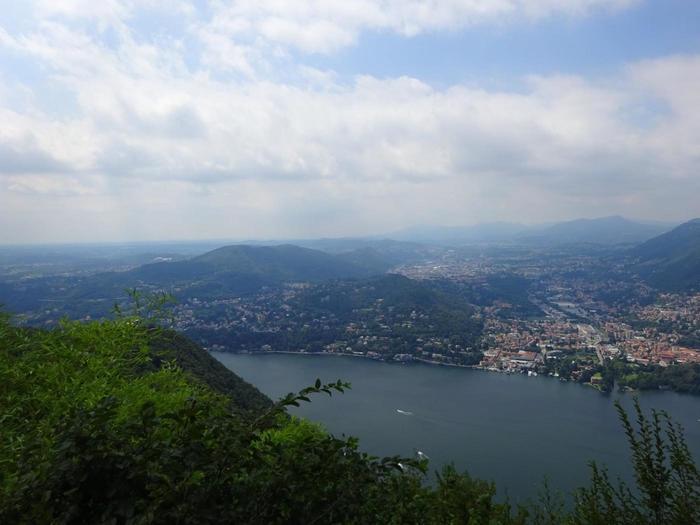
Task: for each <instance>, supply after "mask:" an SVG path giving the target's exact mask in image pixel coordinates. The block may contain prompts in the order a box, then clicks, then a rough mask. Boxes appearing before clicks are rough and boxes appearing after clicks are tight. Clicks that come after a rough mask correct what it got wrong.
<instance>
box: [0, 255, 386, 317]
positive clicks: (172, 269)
mask: <svg viewBox="0 0 700 525" xmlns="http://www.w3.org/2000/svg"><path fill="white" fill-rule="evenodd" d="M390 265H391V264H390V263H389V262H387V261H386V260H385V259H384V258H383V257H382V256H381V255H380V254H378V253H372V254H369V253H367V252H366V251H363V252H360V253H357V254H355V253H353V252H352V251H351V252H346V253H343V254H339V255H333V254H328V253H325V252H322V251H319V250H312V249H308V248H301V247H299V246H294V245H279V246H248V245H233V246H224V247H222V248H218V249H216V250H212V251H210V252H208V253H205V254H203V255H201V256H198V257H194V258H192V259H188V260H184V261H171V262H157V263H151V264H145V265H142V266H139V267H137V268H134V269H131V270H129V271H120V272H104V273H98V274H94V275H88V276H72V277H53V278H50V277H48V278H39V279H27V280H21V281H18V282H12V283H2V282H0V294H1V295H0V299H2V302H3V303H4V304H5V306H6V307H7V308H8V309H10V310H12V311H14V312H20V313H21V312H26V311H36V310H40V309H42V308H45V307H46V306H47V305H50V306H52V307H53V308H57V309H59V310H61V311H62V312H63V313H65V314H67V315H69V317H71V318H77V317H83V316H86V315H91V316H92V317H102V316H106V315H109V313H110V312H111V309H112V306H113V304H114V302H115V301H117V300H120V299H124V298H125V290H126V289H131V288H139V289H144V290H167V291H171V292H173V293H174V294H175V296H176V297H177V299H178V300H183V299H187V298H190V297H200V298H201V297H206V298H216V297H231V296H240V295H245V294H251V293H256V292H258V291H260V290H261V289H263V288H264V287H270V286H278V285H280V284H282V283H285V282H300V281H304V282H322V281H325V280H328V279H344V278H359V277H367V276H371V275H376V274H381V273H383V272H385V271H386V270H387V269H388V268H389V266H390Z"/></svg>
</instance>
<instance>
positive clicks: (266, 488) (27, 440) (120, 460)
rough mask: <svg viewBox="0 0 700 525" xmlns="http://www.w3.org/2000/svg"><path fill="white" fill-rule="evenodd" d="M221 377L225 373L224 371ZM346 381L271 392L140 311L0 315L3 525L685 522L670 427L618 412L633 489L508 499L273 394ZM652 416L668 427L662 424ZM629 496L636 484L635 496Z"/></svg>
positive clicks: (687, 493) (692, 470)
mask: <svg viewBox="0 0 700 525" xmlns="http://www.w3.org/2000/svg"><path fill="white" fill-rule="evenodd" d="M227 375H228V376H229V377H226V376H227ZM348 386H349V385H346V384H344V383H342V382H341V381H337V382H335V383H328V384H323V383H322V382H321V381H319V380H317V381H316V383H315V385H312V386H310V387H307V388H305V389H303V390H302V391H300V393H299V394H289V395H288V396H286V397H285V398H283V399H282V400H280V401H279V402H277V403H275V404H270V402H269V400H267V399H266V398H264V396H262V395H261V394H260V393H259V392H257V391H256V390H255V389H254V388H253V387H251V386H250V385H246V384H245V383H243V382H242V381H241V380H240V379H238V378H236V377H235V376H234V375H232V374H231V373H226V371H225V370H223V369H221V368H220V367H216V366H214V365H213V363H212V362H211V361H210V360H209V359H208V358H207V357H205V353H204V351H203V350H201V349H200V348H198V347H197V346H196V345H192V344H191V343H188V342H186V341H184V340H183V339H182V338H181V337H180V336H177V335H174V334H172V333H169V332H165V333H161V332H159V331H158V330H155V329H154V328H153V327H152V326H151V325H150V324H146V323H143V322H142V321H140V320H139V319H138V318H135V317H127V318H122V319H118V320H116V321H108V322H100V323H97V322H93V323H86V324H81V323H75V322H67V323H64V324H63V325H62V326H61V327H60V328H58V329H56V330H52V331H43V330H28V329H21V328H16V327H14V326H13V325H12V324H10V322H9V319H8V318H7V317H6V316H5V317H1V318H0V421H2V425H0V523H8V524H9V523H12V524H20V525H21V524H37V523H41V524H43V523H65V524H73V523H75V524H78V523H90V524H92V523H97V524H108V523H109V524H151V523H154V524H158V523H168V524H172V523H176V524H195V523H197V524H201V523H204V524H209V523H211V524H219V523H246V524H288V523H304V524H307V523H308V524H311V523H316V524H331V523H348V524H387V523H388V524H397V525H398V524H430V525H438V524H446V523H447V524H490V525H497V524H525V523H533V524H545V523H547V524H555V523H568V524H602V523H606V524H607V523H634V524H638V525H646V524H656V525H660V524H662V523H669V524H679V525H680V524H690V523H698V522H699V520H700V498H699V496H698V493H699V492H698V488H699V487H700V476H699V475H698V470H697V467H696V466H695V465H694V463H693V462H692V459H691V458H690V456H689V455H688V452H687V448H686V447H685V444H684V441H683V437H682V433H681V431H680V430H679V429H677V428H676V427H674V426H668V427H667V426H665V424H663V415H656V416H655V419H654V420H653V421H649V420H647V419H646V418H645V416H644V414H642V413H641V411H640V412H639V413H638V414H637V417H638V421H639V426H640V428H639V430H637V429H636V427H635V426H634V425H632V424H631V423H630V422H629V420H628V419H626V415H624V413H621V415H622V416H623V424H624V427H625V431H626V432H627V434H628V437H629V439H630V442H631V445H632V449H633V452H634V454H633V462H634V468H635V472H636V473H637V480H638V483H637V487H633V489H634V490H633V492H628V491H626V490H617V488H616V487H615V486H614V485H613V484H611V482H610V481H609V480H608V478H607V477H606V476H605V474H604V472H603V471H601V470H600V469H598V468H597V467H594V468H593V471H592V472H593V477H592V483H591V485H590V487H588V488H584V489H581V490H580V491H579V492H578V493H577V494H576V495H575V500H574V507H573V509H572V510H571V511H570V513H569V512H567V511H565V510H564V509H563V508H562V507H561V505H559V504H557V503H556V498H555V499H551V498H546V499H544V500H543V501H542V502H541V503H540V504H532V505H528V506H522V507H518V508H517V509H514V508H511V506H510V505H508V504H507V503H499V502H497V501H496V499H495V487H494V486H493V484H491V483H487V482H484V481H481V480H477V479H474V478H471V477H470V476H469V475H468V474H466V473H465V474H460V473H458V472H456V471H455V469H454V468H452V467H449V466H448V467H445V468H444V469H443V470H442V471H441V473H440V474H439V475H438V476H437V478H436V479H435V482H434V483H427V482H426V481H427V480H426V478H425V477H424V474H423V473H424V472H425V471H426V467H427V464H426V461H425V460H416V459H410V458H398V457H394V458H384V459H379V458H373V457H370V456H367V455H366V454H363V453H361V452H360V451H359V450H358V443H357V440H355V439H353V438H343V439H338V438H335V437H333V436H331V435H329V434H327V433H326V432H324V431H323V430H322V429H321V428H320V427H318V426H317V425H314V424H312V423H309V422H307V421H305V420H300V419H296V418H292V417H289V416H288V415H287V414H286V411H285V409H286V407H288V406H292V405H298V404H299V403H301V402H307V401H309V400H310V398H311V396H313V395H315V394H333V393H341V392H342V391H343V390H344V389H345V388H347V387H348ZM662 428H664V429H666V430H662ZM637 494H638V495H637Z"/></svg>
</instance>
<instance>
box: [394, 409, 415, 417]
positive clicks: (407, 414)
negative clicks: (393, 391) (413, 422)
mask: <svg viewBox="0 0 700 525" xmlns="http://www.w3.org/2000/svg"><path fill="white" fill-rule="evenodd" d="M396 411H397V412H398V413H399V414H401V415H402V416H412V415H413V412H409V411H408V410H401V409H400V408H397V409H396Z"/></svg>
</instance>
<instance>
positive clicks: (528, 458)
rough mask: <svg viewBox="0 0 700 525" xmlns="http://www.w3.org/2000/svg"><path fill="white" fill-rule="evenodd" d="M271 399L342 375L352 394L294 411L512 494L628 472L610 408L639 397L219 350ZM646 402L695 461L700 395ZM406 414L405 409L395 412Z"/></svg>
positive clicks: (364, 443) (466, 373)
mask: <svg viewBox="0 0 700 525" xmlns="http://www.w3.org/2000/svg"><path fill="white" fill-rule="evenodd" d="M212 355H213V356H214V357H216V358H217V359H218V360H219V361H221V362H222V363H223V364H224V365H226V366H227V367H228V368H230V369H231V370H233V371H234V372H235V373H237V374H238V375H240V376H241V377H243V378H244V379H245V380H247V381H248V382H250V383H252V384H254V385H255V386H256V387H258V388H259V389H260V390H261V391H262V392H264V393H265V394H267V395H268V396H270V397H272V398H273V399H276V398H279V397H280V396H282V395H284V394H286V393H288V392H291V391H297V390H300V389H301V388H303V387H305V386H308V385H310V384H312V383H313V382H314V381H315V380H316V378H321V380H322V381H324V382H329V381H335V380H336V379H342V380H344V381H349V382H350V383H352V389H351V390H349V391H348V392H346V393H345V394H339V395H334V396H333V397H332V398H328V397H327V396H326V395H325V394H324V395H323V396H316V397H314V398H313V400H312V401H313V402H312V403H310V404H304V405H303V406H302V407H300V408H299V409H294V410H292V413H294V414H296V415H300V416H303V417H306V418H308V419H310V420H313V421H317V422H319V423H321V424H323V426H324V427H325V428H327V429H328V430H329V431H330V432H331V433H333V434H335V435H338V436H340V435H342V434H345V435H353V436H357V437H359V438H360V445H361V448H362V449H363V450H365V451H367V452H369V453H371V454H375V455H381V456H384V455H394V454H400V455H407V456H413V455H414V454H415V451H416V450H420V451H422V452H424V453H425V454H427V455H428V456H429V458H430V466H431V469H432V470H434V469H436V468H439V466H440V465H442V464H444V463H447V462H450V461H452V462H454V463H455V465H456V466H457V467H458V468H459V469H467V470H468V471H469V472H470V473H471V474H472V475H474V476H477V477H480V478H484V479H488V480H493V481H495V482H496V484H497V486H498V489H499V494H501V495H504V494H507V495H508V497H509V498H510V499H511V500H512V501H523V500H524V499H527V498H533V497H536V496H537V494H538V491H539V490H540V488H541V487H542V482H543V480H544V478H545V476H546V477H547V479H548V480H549V482H550V485H551V486H553V487H557V488H558V489H560V490H561V491H562V492H564V493H569V492H571V491H572V490H573V489H574V488H576V487H578V486H581V485H584V484H586V482H587V481H588V479H589V470H588V466H587V463H588V462H589V461H591V460H595V461H597V462H599V463H603V464H605V465H607V466H608V468H609V470H610V472H611V473H612V474H614V475H621V476H623V477H624V478H628V479H629V477H630V476H631V468H630V467H629V452H628V449H627V445H626V441H625V437H624V434H623V431H622V427H621V426H620V423H619V420H618V416H617V413H616V411H615V407H614V405H613V403H614V401H615V400H616V399H620V400H621V401H622V403H623V405H624V406H625V407H627V408H631V406H632V395H630V394H621V393H617V392H616V393H614V394H611V395H603V394H600V393H599V392H597V391H595V390H594V389H592V388H590V387H586V386H582V385H578V384H573V383H562V382H560V381H558V380H556V379H552V378H548V377H527V376H524V375H505V374H497V373H492V372H485V371H480V370H471V369H461V368H449V367H440V366H431V365H422V364H411V365H399V364H388V363H382V362H376V361H371V360H367V359H361V358H353V357H336V356H308V355H288V354H272V355H243V354H240V355H239V354H226V353H212ZM639 398H640V403H641V404H642V406H643V407H645V408H656V409H663V410H666V411H667V412H668V413H669V414H671V416H672V417H673V418H674V419H675V420H676V421H677V422H679V423H681V424H682V425H683V426H684V428H685V431H686V432H685V435H686V440H687V442H688V444H689V445H690V447H691V449H692V451H693V453H694V457H695V459H696V462H698V460H699V459H700V398H697V397H691V396H684V395H679V394H675V393H671V392H644V393H641V394H639ZM397 410H401V411H403V412H406V413H410V414H411V415H408V414H402V413H401V412H397Z"/></svg>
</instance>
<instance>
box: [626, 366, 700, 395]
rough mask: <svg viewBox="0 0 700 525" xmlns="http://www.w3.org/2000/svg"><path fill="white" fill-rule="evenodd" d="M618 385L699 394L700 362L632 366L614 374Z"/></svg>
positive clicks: (638, 388) (637, 388)
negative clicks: (663, 365)
mask: <svg viewBox="0 0 700 525" xmlns="http://www.w3.org/2000/svg"><path fill="white" fill-rule="evenodd" d="M616 377H617V379H618V384H619V385H620V387H629V388H633V389H635V390H655V389H665V390H674V391H676V392H682V393H684V394H695V395H700V364H697V363H695V364H688V365H671V366H667V367H662V366H648V367H632V366H630V365H627V366H625V367H624V368H623V369H622V371H618V372H617V374H616Z"/></svg>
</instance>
